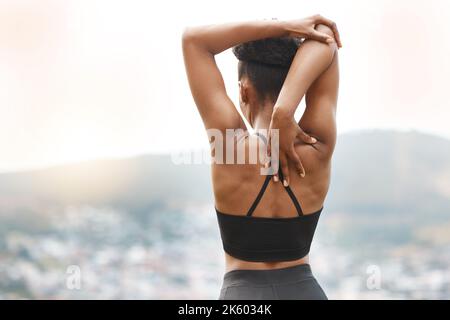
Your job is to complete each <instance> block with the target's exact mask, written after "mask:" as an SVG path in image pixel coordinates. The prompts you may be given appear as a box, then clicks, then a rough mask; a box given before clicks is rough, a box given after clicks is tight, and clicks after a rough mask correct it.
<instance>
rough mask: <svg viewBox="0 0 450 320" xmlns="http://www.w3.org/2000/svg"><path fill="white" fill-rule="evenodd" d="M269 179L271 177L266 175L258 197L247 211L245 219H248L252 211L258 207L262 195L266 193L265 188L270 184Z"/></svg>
mask: <svg viewBox="0 0 450 320" xmlns="http://www.w3.org/2000/svg"><path fill="white" fill-rule="evenodd" d="M271 178H272V176H271V175H268V176H267V177H266V180H264V184H263V186H262V188H261V190H260V191H259V193H258V196H257V197H256V199H255V201H254V202H253V204H252V206H251V207H250V209H248V212H247V217H250V216H251V215H252V214H253V211H255V209H256V207H257V206H258V204H259V202H260V201H261V198H262V197H263V195H264V192H266V189H267V186H268V185H269V182H270V179H271Z"/></svg>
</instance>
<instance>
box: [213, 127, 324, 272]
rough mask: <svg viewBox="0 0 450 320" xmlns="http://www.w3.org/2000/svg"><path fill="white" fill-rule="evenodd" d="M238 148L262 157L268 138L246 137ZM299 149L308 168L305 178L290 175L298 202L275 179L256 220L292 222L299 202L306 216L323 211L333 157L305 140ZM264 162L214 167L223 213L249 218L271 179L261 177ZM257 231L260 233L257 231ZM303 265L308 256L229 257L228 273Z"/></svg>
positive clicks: (217, 200) (218, 202)
mask: <svg viewBox="0 0 450 320" xmlns="http://www.w3.org/2000/svg"><path fill="white" fill-rule="evenodd" d="M237 145H240V146H241V147H242V148H243V149H244V150H245V154H246V155H249V154H250V153H253V154H254V155H257V154H259V151H260V148H265V147H266V144H265V141H264V139H261V138H260V137H259V136H257V135H247V136H246V137H245V138H243V141H242V144H235V147H234V150H236V149H237V148H238V146H237ZM295 149H296V152H297V153H298V154H299V155H301V156H302V162H303V165H304V166H305V168H308V171H307V173H306V175H305V177H303V178H302V177H301V176H300V175H291V176H290V183H289V189H290V190H291V191H292V193H293V195H294V196H295V199H294V200H293V199H292V198H291V197H290V195H289V193H288V192H287V190H286V188H285V187H284V185H283V184H282V183H281V182H274V179H273V178H271V179H270V182H269V183H268V184H267V188H265V190H264V193H263V194H262V195H261V198H260V200H259V202H258V203H257V205H256V206H255V207H254V211H253V213H252V219H254V218H276V219H279V218H282V219H286V222H287V223H290V222H289V221H288V220H290V218H296V217H298V216H299V213H298V210H297V208H296V206H295V200H297V201H298V203H299V205H300V206H301V211H302V214H303V215H304V216H308V215H311V214H312V215H315V214H317V212H318V211H319V210H321V209H322V207H323V204H324V200H325V197H326V194H327V191H328V187H329V182H330V172H331V170H330V169H331V165H330V163H331V161H330V158H325V159H324V158H323V157H321V155H320V153H319V152H320V151H318V150H316V149H315V148H314V147H313V146H311V145H308V144H304V143H302V142H301V141H298V142H297V143H296V146H295ZM235 158H236V156H235ZM247 158H248V157H247ZM260 160H262V159H258V161H257V163H256V164H250V163H248V159H247V161H246V164H213V165H212V181H213V190H214V196H215V205H216V209H217V211H219V213H220V214H222V215H223V214H226V215H232V216H238V217H245V216H246V215H247V212H248V210H249V209H250V207H251V206H252V205H253V204H254V202H255V200H256V198H257V197H258V194H259V193H260V192H261V189H262V187H263V185H264V182H265V181H266V178H267V176H266V175H262V174H261V169H262V168H263V161H260ZM243 227H245V226H243ZM314 227H315V224H314ZM227 228H229V227H227ZM298 231H300V230H298ZM312 231H314V230H312ZM247 232H248V233H249V234H248V237H255V236H259V237H260V236H267V235H261V234H251V232H252V230H251V228H248V227H247ZM253 232H254V233H257V232H255V231H253ZM244 240H245V239H244ZM275 241H277V240H274V242H275ZM308 249H309V247H308ZM247 260H248V259H247ZM303 263H308V256H304V257H301V258H299V259H295V260H290V261H279V262H272V261H271V262H250V261H245V260H243V259H239V258H237V257H235V256H232V255H230V254H226V270H227V271H231V270H238V269H275V268H283V267H289V266H294V265H298V264H303Z"/></svg>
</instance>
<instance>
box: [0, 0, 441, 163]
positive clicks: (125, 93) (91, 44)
mask: <svg viewBox="0 0 450 320" xmlns="http://www.w3.org/2000/svg"><path fill="white" fill-rule="evenodd" d="M314 13H321V14H323V15H325V16H328V17H331V18H333V19H334V20H335V21H336V22H337V23H338V26H339V28H340V31H341V34H342V38H343V44H344V48H343V49H342V50H341V51H340V64H341V89H340V99H339V115H338V126H339V132H347V131H351V130H357V129H363V128H397V129H416V130H421V131H425V132H430V133H435V134H438V135H441V136H444V137H448V138H450V126H449V125H448V122H449V119H450V111H449V107H450V106H449V98H448V92H449V88H448V87H449V85H448V81H449V76H450V63H449V59H448V57H449V56H450V40H449V39H450V34H449V33H450V28H449V27H448V21H450V3H449V1H447V0H432V1H424V0H423V1H422V0H420V1H419V0H416V1H411V0H409V1H406V0H405V1H399V0H396V1H387V0H385V1H380V0H366V1H364V0H363V1H362V0H354V1H350V0H348V1H318V0H316V1H300V0H297V1H292V0H290V1H284V0H278V1H273V0H271V1H229V0H227V1H211V0H209V1H168V0H166V1H161V2H158V4H157V5H156V4H155V2H154V1H148V0H145V1H131V0H127V1H124V0H120V1H114V0H104V1H100V0H85V1H81V0H73V1H72V0H65V1H61V0H40V1H35V0H0V152H1V156H0V171H7V170H17V169H23V168H29V167H39V166H46V165H50V164H55V163H61V162H68V161H76V160H80V159H90V158H96V157H110V156H115V157H121V156H129V155H133V154H139V153H147V152H165V151H171V150H177V149H180V148H204V147H205V146H207V140H206V136H205V133H204V132H203V126H202V124H201V122H200V118H199V117H198V115H197V112H196V109H195V106H194V104H193V101H192V98H191V97H190V93H189V89H188V87H187V82H186V78H185V74H184V68H183V64H182V57H181V52H180V35H181V31H182V29H183V27H184V26H186V25H190V24H205V23H217V22H226V21H235V20H251V19H263V18H273V17H277V18H279V19H288V18H301V17H305V16H308V15H311V14H314ZM218 61H219V66H220V67H221V69H222V70H223V74H224V77H225V81H226V84H227V88H228V91H229V94H230V96H231V97H232V98H233V100H234V101H237V90H236V88H237V83H236V82H237V80H236V61H235V59H234V57H233V56H232V54H231V53H230V52H229V51H228V52H226V53H224V54H222V55H220V56H219V57H218Z"/></svg>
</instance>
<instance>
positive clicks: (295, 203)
mask: <svg viewBox="0 0 450 320" xmlns="http://www.w3.org/2000/svg"><path fill="white" fill-rule="evenodd" d="M278 175H279V176H280V181H283V180H284V179H283V172H281V168H280V170H279V171H278ZM284 189H285V190H286V191H287V193H288V195H289V197H290V198H291V200H292V203H294V206H295V209H297V214H298V215H299V216H302V215H303V210H302V207H301V206H300V203H299V202H298V200H297V197H296V196H295V194H294V192H292V189H291V187H289V186H287V187H284Z"/></svg>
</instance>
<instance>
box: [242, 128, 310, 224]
mask: <svg viewBox="0 0 450 320" xmlns="http://www.w3.org/2000/svg"><path fill="white" fill-rule="evenodd" d="M256 134H257V135H258V136H259V137H261V138H263V140H265V141H267V140H266V137H265V136H263V135H261V134H259V133H258V132H257V133H256ZM278 175H279V177H280V181H283V180H284V178H283V173H282V171H281V168H280V169H279V170H278ZM272 177H273V175H268V176H267V177H266V179H265V180H264V184H263V185H262V187H261V190H260V191H259V193H258V195H257V197H256V199H255V201H254V202H253V204H252V206H251V207H250V209H248V212H247V217H250V216H251V215H252V214H253V212H254V211H255V209H256V207H257V206H258V204H259V202H260V201H261V199H262V197H263V195H264V192H266V189H267V186H268V185H269V182H270V179H271V178H272ZM284 189H285V190H286V192H287V193H288V195H289V197H290V198H291V200H292V202H293V204H294V206H295V209H296V210H297V214H298V215H299V216H303V210H302V207H301V206H300V203H299V202H298V200H297V197H296V196H295V194H294V192H292V189H291V187H289V186H287V187H284Z"/></svg>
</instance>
